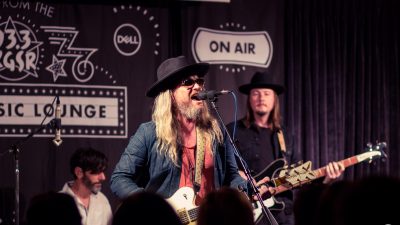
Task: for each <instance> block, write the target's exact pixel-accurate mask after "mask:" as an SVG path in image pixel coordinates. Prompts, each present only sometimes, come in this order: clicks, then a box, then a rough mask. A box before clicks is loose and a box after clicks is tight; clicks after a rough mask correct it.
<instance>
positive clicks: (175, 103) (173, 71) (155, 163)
mask: <svg viewBox="0 0 400 225" xmlns="http://www.w3.org/2000/svg"><path fill="white" fill-rule="evenodd" d="M208 68H209V65H208V64H207V63H197V64H191V63H189V62H188V61H187V59H186V58H185V57H184V56H180V57H176V58H170V59H168V60H166V61H164V62H163V63H162V64H161V65H160V66H159V67H158V69H157V78H158V80H157V81H156V82H155V83H154V84H153V85H152V86H151V87H150V89H148V91H147V93H146V96H148V97H152V98H155V100H154V106H153V112H152V121H150V122H147V123H143V124H141V125H140V127H139V128H138V130H137V131H136V133H135V135H133V137H131V139H130V142H129V144H128V146H127V147H126V149H125V152H124V153H123V154H122V156H121V159H120V161H119V162H118V164H117V165H116V167H115V170H114V172H113V174H112V175H111V190H112V191H113V192H114V193H115V194H116V195H117V196H118V197H120V198H124V197H126V196H128V195H130V194H132V193H134V192H137V191H141V190H145V191H151V192H156V193H158V194H160V195H162V196H163V197H165V198H169V197H171V196H172V195H173V194H174V193H175V192H176V191H177V190H178V189H180V188H182V187H192V188H193V189H194V190H195V193H196V202H197V203H198V202H200V201H201V199H203V198H204V197H205V195H206V194H207V193H208V192H210V191H212V190H214V189H218V188H220V187H221V186H230V187H234V188H239V187H243V188H246V187H247V182H246V180H244V179H243V178H241V176H240V175H239V173H238V167H237V164H236V162H235V158H234V154H233V151H232V146H231V144H230V143H229V141H227V140H226V139H225V138H224V136H225V134H224V133H223V132H222V131H221V129H220V127H219V124H218V121H217V120H216V119H215V118H214V117H213V116H212V115H210V112H209V109H208V106H207V104H206V103H205V102H204V101H201V100H196V99H195V96H196V95H197V94H198V93H199V92H200V91H201V90H203V88H204V78H203V77H204V76H205V75H206V73H207V72H208ZM185 196H186V197H185ZM183 197H185V198H188V197H190V196H189V195H183Z"/></svg>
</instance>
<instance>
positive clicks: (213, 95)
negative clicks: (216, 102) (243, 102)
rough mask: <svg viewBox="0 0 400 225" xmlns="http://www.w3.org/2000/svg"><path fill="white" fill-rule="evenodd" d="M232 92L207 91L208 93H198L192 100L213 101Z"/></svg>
mask: <svg viewBox="0 0 400 225" xmlns="http://www.w3.org/2000/svg"><path fill="white" fill-rule="evenodd" d="M231 92H232V91H228V90H221V91H216V90H209V91H200V92H199V93H198V94H197V95H195V96H193V98H194V99H196V100H206V99H214V98H216V97H217V96H219V95H225V94H229V93H231Z"/></svg>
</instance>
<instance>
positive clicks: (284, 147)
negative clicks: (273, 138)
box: [277, 130, 286, 153]
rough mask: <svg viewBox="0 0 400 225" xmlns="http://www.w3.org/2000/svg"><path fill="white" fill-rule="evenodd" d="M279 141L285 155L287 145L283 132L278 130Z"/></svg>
mask: <svg viewBox="0 0 400 225" xmlns="http://www.w3.org/2000/svg"><path fill="white" fill-rule="evenodd" d="M277 134H278V141H279V146H280V148H281V151H282V152H283V153H286V144H285V138H284V137H283V132H282V130H278V133H277Z"/></svg>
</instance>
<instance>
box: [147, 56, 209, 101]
mask: <svg viewBox="0 0 400 225" xmlns="http://www.w3.org/2000/svg"><path fill="white" fill-rule="evenodd" d="M209 67H210V66H209V64H208V63H189V62H188V60H187V59H186V57H185V56H178V57H176V58H170V59H167V60H165V61H164V62H163V63H161V65H160V66H159V67H158V69H157V81H156V82H155V83H154V84H153V85H152V86H151V87H150V88H149V89H148V90H147V92H146V96H147V97H151V98H154V97H156V96H157V95H158V94H160V93H161V92H163V91H165V90H168V89H171V88H174V86H175V85H177V82H179V81H180V80H182V79H183V78H186V77H189V76H191V75H197V76H199V77H204V75H206V74H207V72H208V68H209Z"/></svg>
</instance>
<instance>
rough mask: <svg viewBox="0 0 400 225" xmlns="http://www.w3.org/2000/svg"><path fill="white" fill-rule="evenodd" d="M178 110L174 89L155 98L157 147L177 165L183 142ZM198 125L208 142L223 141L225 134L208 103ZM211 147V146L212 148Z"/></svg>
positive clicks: (154, 115)
mask: <svg viewBox="0 0 400 225" xmlns="http://www.w3.org/2000/svg"><path fill="white" fill-rule="evenodd" d="M177 112H178V110H177V109H176V106H175V105H174V103H173V101H172V91H171V90H166V91H164V92H161V93H160V94H159V95H158V96H157V97H156V99H155V100H154V105H153V114H152V120H153V122H154V123H155V125H156V137H157V141H158V143H157V145H158V146H157V147H158V151H160V153H163V154H166V155H167V156H168V157H169V158H170V159H171V160H172V162H173V163H174V164H175V165H177V162H178V149H179V145H180V143H181V137H180V133H179V130H180V125H179V122H178V120H177V118H176V113H177ZM196 126H197V127H198V128H200V130H201V131H202V132H203V133H204V135H205V137H206V144H209V145H212V143H213V142H214V140H216V141H217V142H218V143H222V142H223V135H222V132H221V129H220V127H219V124H218V122H217V120H216V119H215V118H214V117H213V116H212V115H211V114H210V112H209V108H208V105H207V104H204V108H203V110H202V113H201V114H200V116H199V118H198V119H197V121H196ZM210 149H211V148H210Z"/></svg>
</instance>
